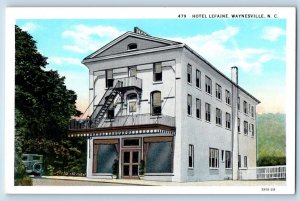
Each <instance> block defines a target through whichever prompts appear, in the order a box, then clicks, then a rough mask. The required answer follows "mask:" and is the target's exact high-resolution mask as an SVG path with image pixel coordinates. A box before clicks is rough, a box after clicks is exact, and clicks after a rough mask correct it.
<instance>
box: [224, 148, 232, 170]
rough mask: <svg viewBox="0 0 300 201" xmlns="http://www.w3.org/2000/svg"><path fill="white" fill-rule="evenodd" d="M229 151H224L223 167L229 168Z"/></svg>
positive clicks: (230, 165)
mask: <svg viewBox="0 0 300 201" xmlns="http://www.w3.org/2000/svg"><path fill="white" fill-rule="evenodd" d="M231 167H232V164H231V151H226V152H225V168H231Z"/></svg>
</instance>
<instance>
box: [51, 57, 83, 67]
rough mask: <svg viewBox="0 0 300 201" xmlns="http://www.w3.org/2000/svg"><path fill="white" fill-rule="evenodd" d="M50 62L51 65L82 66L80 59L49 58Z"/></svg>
mask: <svg viewBox="0 0 300 201" xmlns="http://www.w3.org/2000/svg"><path fill="white" fill-rule="evenodd" d="M48 62H49V63H50V64H58V65H61V64H71V65H80V66H81V65H82V64H81V61H80V59H78V58H72V57H49V58H48Z"/></svg>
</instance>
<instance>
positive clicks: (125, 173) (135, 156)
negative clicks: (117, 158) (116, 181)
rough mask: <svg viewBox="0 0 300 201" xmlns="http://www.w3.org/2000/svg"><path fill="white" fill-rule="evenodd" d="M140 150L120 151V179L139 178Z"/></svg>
mask: <svg viewBox="0 0 300 201" xmlns="http://www.w3.org/2000/svg"><path fill="white" fill-rule="evenodd" d="M139 161H140V150H123V151H122V178H124V179H137V178H138V176H139Z"/></svg>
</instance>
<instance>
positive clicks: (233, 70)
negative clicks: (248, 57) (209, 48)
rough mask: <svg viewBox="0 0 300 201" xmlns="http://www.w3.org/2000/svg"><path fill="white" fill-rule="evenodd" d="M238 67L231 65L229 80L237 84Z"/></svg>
mask: <svg viewBox="0 0 300 201" xmlns="http://www.w3.org/2000/svg"><path fill="white" fill-rule="evenodd" d="M238 73H239V72H238V67H236V66H233V67H231V80H232V81H233V82H234V83H235V84H238V81H239V77H238Z"/></svg>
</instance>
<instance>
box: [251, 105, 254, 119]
mask: <svg viewBox="0 0 300 201" xmlns="http://www.w3.org/2000/svg"><path fill="white" fill-rule="evenodd" d="M251 116H252V117H254V106H252V107H251Z"/></svg>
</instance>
